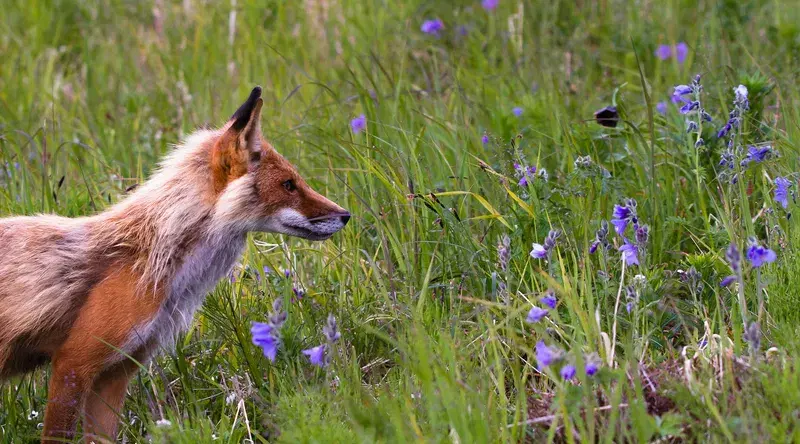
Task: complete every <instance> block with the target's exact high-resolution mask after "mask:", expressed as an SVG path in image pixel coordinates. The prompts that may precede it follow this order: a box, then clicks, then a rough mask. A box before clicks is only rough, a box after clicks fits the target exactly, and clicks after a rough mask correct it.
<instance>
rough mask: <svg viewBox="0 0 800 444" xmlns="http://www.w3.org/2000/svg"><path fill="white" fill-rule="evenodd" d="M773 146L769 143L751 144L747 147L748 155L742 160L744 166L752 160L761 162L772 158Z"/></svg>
mask: <svg viewBox="0 0 800 444" xmlns="http://www.w3.org/2000/svg"><path fill="white" fill-rule="evenodd" d="M772 155H773V152H772V147H771V146H769V145H764V146H750V147H748V148H747V155H746V156H745V158H744V160H742V161H741V162H740V164H741V165H742V166H747V165H748V164H749V163H750V162H755V163H761V162H763V161H765V160H767V159H770V158H772Z"/></svg>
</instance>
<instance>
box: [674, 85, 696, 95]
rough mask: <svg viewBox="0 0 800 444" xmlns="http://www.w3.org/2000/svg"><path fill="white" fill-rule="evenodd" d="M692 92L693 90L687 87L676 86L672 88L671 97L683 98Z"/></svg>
mask: <svg viewBox="0 0 800 444" xmlns="http://www.w3.org/2000/svg"><path fill="white" fill-rule="evenodd" d="M693 92H694V89H692V87H691V86H689V85H678V86H676V87H675V88H673V92H672V96H673V97H675V96H678V97H682V96H685V95H687V94H691V93H693Z"/></svg>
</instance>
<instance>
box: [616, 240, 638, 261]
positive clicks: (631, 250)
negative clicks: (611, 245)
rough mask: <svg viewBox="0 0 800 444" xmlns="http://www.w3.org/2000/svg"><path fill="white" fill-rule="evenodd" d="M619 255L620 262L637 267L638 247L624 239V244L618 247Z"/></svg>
mask: <svg viewBox="0 0 800 444" xmlns="http://www.w3.org/2000/svg"><path fill="white" fill-rule="evenodd" d="M619 251H620V253H622V260H623V261H624V262H625V265H627V266H629V267H630V266H631V265H639V247H638V246H636V244H632V243H630V242H629V241H628V239H625V243H624V244H623V245H621V246H620V247H619Z"/></svg>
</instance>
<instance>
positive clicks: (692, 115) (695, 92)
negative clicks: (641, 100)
mask: <svg viewBox="0 0 800 444" xmlns="http://www.w3.org/2000/svg"><path fill="white" fill-rule="evenodd" d="M702 91H703V85H702V84H701V83H700V75H699V74H698V75H696V76H694V79H692V81H691V83H690V84H689V85H678V86H676V87H675V88H674V90H673V93H672V101H673V102H675V103H683V106H681V108H680V113H681V114H684V115H686V132H687V133H695V134H696V138H695V142H694V146H695V148H700V147H701V146H703V145H705V141H704V140H703V137H702V132H703V127H702V125H703V122H711V120H712V119H711V115H710V114H708V113H707V112H706V110H705V109H704V108H703V106H702V104H701V102H700V94H701V92H702Z"/></svg>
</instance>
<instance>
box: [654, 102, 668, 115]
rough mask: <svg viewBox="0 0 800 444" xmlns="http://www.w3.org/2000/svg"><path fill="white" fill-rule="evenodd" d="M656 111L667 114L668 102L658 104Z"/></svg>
mask: <svg viewBox="0 0 800 444" xmlns="http://www.w3.org/2000/svg"><path fill="white" fill-rule="evenodd" d="M656 111H658V113H659V114H667V102H658V103H656Z"/></svg>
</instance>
